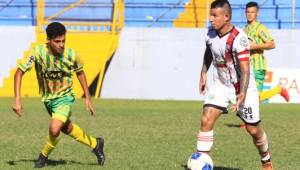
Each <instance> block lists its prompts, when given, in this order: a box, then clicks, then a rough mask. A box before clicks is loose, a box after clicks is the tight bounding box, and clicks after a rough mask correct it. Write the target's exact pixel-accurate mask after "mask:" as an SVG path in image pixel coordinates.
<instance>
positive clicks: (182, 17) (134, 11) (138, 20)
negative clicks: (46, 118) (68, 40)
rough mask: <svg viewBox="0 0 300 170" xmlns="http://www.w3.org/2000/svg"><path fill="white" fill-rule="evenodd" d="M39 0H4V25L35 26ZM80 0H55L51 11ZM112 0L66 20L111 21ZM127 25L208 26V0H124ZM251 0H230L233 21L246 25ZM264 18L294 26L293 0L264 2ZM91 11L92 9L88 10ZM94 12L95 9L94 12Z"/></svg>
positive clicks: (94, 0) (277, 25)
mask: <svg viewBox="0 0 300 170" xmlns="http://www.w3.org/2000/svg"><path fill="white" fill-rule="evenodd" d="M36 1H37V0H1V1H0V25H35V24H36V23H35V22H36V21H35V18H36V13H37V12H36ZM77 1H78V0H51V1H49V3H48V5H49V8H48V9H49V11H46V13H45V15H46V16H47V14H48V13H53V12H55V11H56V10H60V9H62V8H63V7H65V6H67V5H68V4H71V3H74V2H77ZM111 2H112V0H86V3H85V5H82V6H81V7H80V8H77V9H76V10H73V11H72V12H70V13H67V14H64V15H62V16H61V17H62V19H66V18H77V19H78V20H81V19H83V18H84V19H87V18H88V19H89V20H93V21H96V20H110V19H111V16H112V11H111V9H112V8H111V6H110V5H111ZM124 2H125V26H128V27H205V23H206V21H205V18H206V2H207V1H206V0H159V1H158V0H124ZM247 2H248V0H230V3H231V4H232V8H233V23H235V24H236V25H239V26H240V25H244V24H245V22H246V18H245V16H244V10H245V7H244V6H245V4H246V3H247ZM295 2H296V6H295V15H296V16H295V18H294V19H295V23H294V25H295V28H297V29H299V28H300V1H298V0H297V1H295ZM259 4H260V5H261V11H260V18H259V19H260V21H261V22H262V23H264V24H266V25H267V26H269V27H270V28H273V29H291V28H292V25H293V23H292V21H293V18H292V17H293V16H292V7H293V4H292V1H290V0H264V1H260V2H259ZM88 11H89V12H88ZM90 11H93V12H90Z"/></svg>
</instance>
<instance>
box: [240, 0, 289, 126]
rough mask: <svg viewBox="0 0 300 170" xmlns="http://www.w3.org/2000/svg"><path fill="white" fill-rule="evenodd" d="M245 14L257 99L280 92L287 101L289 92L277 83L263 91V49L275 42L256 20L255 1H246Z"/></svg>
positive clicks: (257, 13)
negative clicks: (257, 93)
mask: <svg viewBox="0 0 300 170" xmlns="http://www.w3.org/2000/svg"><path fill="white" fill-rule="evenodd" d="M245 14H246V18H247V25H246V26H245V28H244V31H245V33H246V34H247V35H248V38H249V40H250V55H251V57H250V62H251V64H252V66H253V69H254V75H255V81H256V86H257V89H258V91H259V100H260V101H264V100H267V99H270V98H271V97H273V96H275V95H277V94H280V95H281V96H282V97H283V98H284V99H285V100H286V101H287V102H289V100H290V96H289V93H288V91H287V90H286V88H284V87H283V86H280V85H278V86H276V87H274V88H272V89H270V90H265V91H263V87H264V81H265V76H266V71H267V59H266V57H265V56H264V50H270V49H274V48H275V42H274V39H273V38H272V36H271V34H270V33H269V31H268V29H267V27H266V26H265V25H263V24H261V23H260V22H259V21H258V20H257V17H258V15H259V6H258V4H257V3H256V2H248V3H247V4H246V11H245ZM240 127H241V128H244V127H245V124H241V125H240Z"/></svg>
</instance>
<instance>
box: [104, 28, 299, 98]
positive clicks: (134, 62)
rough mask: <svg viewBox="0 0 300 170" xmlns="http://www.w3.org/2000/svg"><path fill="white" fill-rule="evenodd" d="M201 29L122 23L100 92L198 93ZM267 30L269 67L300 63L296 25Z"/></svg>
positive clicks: (134, 95)
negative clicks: (270, 37) (270, 42)
mask: <svg viewBox="0 0 300 170" xmlns="http://www.w3.org/2000/svg"><path fill="white" fill-rule="evenodd" d="M205 32H206V30H205V29H174V28H151V29H149V28H125V29H124V30H123V32H122V34H121V41H120V47H119V49H118V50H117V52H116V54H115V56H114V58H113V59H112V62H111V65H110V67H109V69H108V71H107V74H106V77H105V79H104V84H103V89H102V93H101V96H102V97H103V98H132V99H180V100H198V99H199V100H201V99H203V97H202V96H200V95H199V93H198V81H199V72H200V69H201V66H202V57H203V53H204V48H205V44H204V35H205ZM271 34H272V35H273V37H274V39H275V41H276V49H274V50H271V51H267V52H266V56H267V58H269V68H278V69H288V68H289V69H290V68H294V69H299V68H300V67H299V62H297V61H299V58H300V53H299V52H298V50H297V44H300V39H299V38H297V36H296V35H299V34H300V30H271ZM299 74H300V73H299ZM299 81H300V80H299ZM275 83H276V82H275V80H274V83H273V84H275ZM299 83H300V82H299ZM299 86H300V84H299ZM297 97H298V98H300V94H298V93H297V94H293V98H297Z"/></svg>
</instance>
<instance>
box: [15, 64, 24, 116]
mask: <svg viewBox="0 0 300 170" xmlns="http://www.w3.org/2000/svg"><path fill="white" fill-rule="evenodd" d="M23 75H24V73H23V71H22V70H21V69H19V68H18V69H17V71H16V73H15V76H14V101H13V105H12V109H13V111H14V112H15V113H16V114H17V115H18V116H19V117H21V116H22V103H21V82H22V77H23Z"/></svg>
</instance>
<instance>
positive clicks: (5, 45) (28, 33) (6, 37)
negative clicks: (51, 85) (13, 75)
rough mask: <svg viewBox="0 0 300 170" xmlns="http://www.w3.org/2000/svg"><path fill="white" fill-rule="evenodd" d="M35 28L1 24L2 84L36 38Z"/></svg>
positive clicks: (0, 56)
mask: <svg viewBox="0 0 300 170" xmlns="http://www.w3.org/2000/svg"><path fill="white" fill-rule="evenodd" d="M34 31H35V28H34V27H29V26H28V27H25V26H20V27H17V26H0V37H1V38H0V47H1V55H0V61H1V62H0V86H2V81H3V78H4V77H7V76H9V70H10V69H11V68H14V67H15V66H16V61H17V58H19V57H23V52H24V51H25V50H28V48H29V47H30V44H31V43H32V42H34V40H35V32H34Z"/></svg>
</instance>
